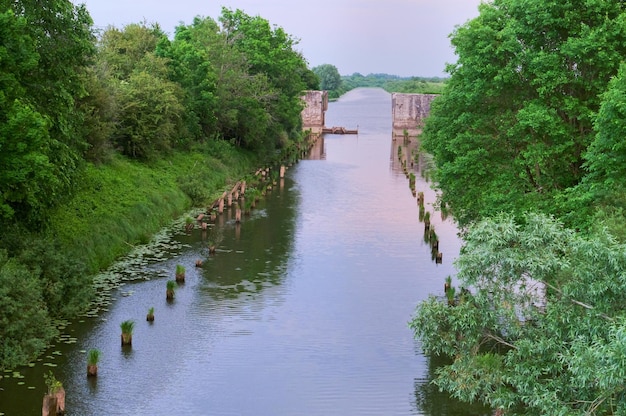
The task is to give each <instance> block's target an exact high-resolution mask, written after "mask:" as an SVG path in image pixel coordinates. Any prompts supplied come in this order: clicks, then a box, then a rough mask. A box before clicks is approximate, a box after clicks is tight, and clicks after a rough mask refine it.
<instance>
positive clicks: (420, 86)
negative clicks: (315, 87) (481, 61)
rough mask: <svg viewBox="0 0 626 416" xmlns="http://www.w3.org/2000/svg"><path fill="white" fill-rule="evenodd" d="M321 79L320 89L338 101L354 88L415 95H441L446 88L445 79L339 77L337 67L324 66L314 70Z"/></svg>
mask: <svg viewBox="0 0 626 416" xmlns="http://www.w3.org/2000/svg"><path fill="white" fill-rule="evenodd" d="M312 71H313V73H314V74H315V75H316V76H317V77H318V78H319V88H320V89H322V90H326V91H328V98H329V99H331V100H334V99H337V98H339V97H340V96H342V95H343V94H345V93H346V92H348V91H350V90H352V89H354V88H359V87H363V88H382V89H384V90H385V91H387V92H390V93H392V92H400V93H413V94H441V93H442V91H443V88H444V86H445V81H446V80H445V79H443V78H438V77H430V78H427V77H400V76H397V75H389V74H369V75H367V76H363V75H361V74H359V73H354V74H352V75H344V76H341V75H339V71H338V70H337V67H335V66H334V65H330V64H323V65H319V66H316V67H314V68H313V69H312Z"/></svg>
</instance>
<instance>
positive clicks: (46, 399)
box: [41, 394, 57, 416]
mask: <svg viewBox="0 0 626 416" xmlns="http://www.w3.org/2000/svg"><path fill="white" fill-rule="evenodd" d="M41 416H57V398H56V396H53V395H51V394H46V395H45V396H43V405H42V407H41Z"/></svg>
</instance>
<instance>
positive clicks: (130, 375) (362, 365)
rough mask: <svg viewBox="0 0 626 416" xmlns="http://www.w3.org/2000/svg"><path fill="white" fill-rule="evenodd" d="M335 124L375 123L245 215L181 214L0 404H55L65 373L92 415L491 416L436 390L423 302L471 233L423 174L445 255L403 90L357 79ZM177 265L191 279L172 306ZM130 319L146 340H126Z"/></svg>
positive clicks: (293, 173)
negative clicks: (91, 354) (419, 331)
mask: <svg viewBox="0 0 626 416" xmlns="http://www.w3.org/2000/svg"><path fill="white" fill-rule="evenodd" d="M326 124H327V125H329V126H332V125H337V126H345V127H346V128H355V127H356V126H358V129H359V134H358V135H326V136H325V137H324V138H322V139H321V140H320V141H318V143H317V145H316V146H315V148H314V149H313V151H312V153H311V155H310V156H309V157H308V158H306V159H304V160H301V161H300V162H298V163H297V164H295V165H294V166H292V167H290V168H289V169H288V170H287V174H286V177H285V179H283V180H281V181H280V182H279V183H277V185H276V187H275V188H274V189H273V190H272V191H271V192H270V193H268V194H267V196H266V197H265V198H263V199H262V200H261V201H260V202H259V204H258V205H257V207H256V208H255V209H254V210H253V211H252V212H251V214H250V215H249V216H244V217H243V218H242V221H241V223H239V224H237V223H235V221H234V214H233V212H232V211H233V210H227V211H226V213H225V214H224V215H222V216H220V217H218V219H217V223H216V225H215V226H214V227H213V228H212V229H210V230H208V231H206V232H203V231H202V230H200V229H199V228H196V229H194V230H193V231H192V232H191V233H185V232H183V223H182V222H181V221H179V222H178V223H176V224H174V225H173V226H172V228H171V229H169V230H164V232H163V233H162V234H161V235H159V236H157V238H156V239H155V241H153V242H152V243H151V245H150V246H149V248H148V249H141V248H140V249H138V251H137V252H135V253H134V254H133V255H132V256H130V257H129V258H128V259H125V260H124V261H123V262H121V263H120V264H118V265H117V266H116V267H114V268H113V269H112V271H110V272H108V274H107V275H105V276H104V277H102V276H101V277H100V279H102V281H103V282H105V283H103V287H105V288H107V287H108V288H109V289H108V291H107V292H106V293H109V296H103V297H102V301H101V303H100V304H99V305H98V312H97V313H92V314H90V315H88V316H86V317H83V318H82V319H80V320H77V321H75V322H69V323H67V324H66V327H65V329H64V331H63V333H64V335H63V336H62V337H60V338H59V339H58V340H57V341H58V342H57V343H56V344H55V345H53V346H52V347H51V348H50V349H49V350H48V351H47V352H46V354H44V356H43V357H41V358H40V359H39V360H38V361H37V362H35V363H33V364H32V365H31V366H30V367H27V368H23V369H17V370H16V371H15V372H13V371H11V372H6V373H5V374H3V378H2V380H0V389H1V390H0V414H4V415H11V416H13V415H20V416H21V415H31V414H32V415H38V414H41V403H42V397H43V394H44V391H45V387H44V383H43V375H44V374H45V373H47V372H48V371H52V372H53V373H54V375H55V376H56V377H57V378H58V379H59V380H61V381H62V382H63V385H64V387H65V390H66V394H67V398H66V409H67V414H68V415H77V416H90V415H105V414H106V415H172V414H176V415H224V416H226V415H256V416H259V415H261V416H262V415H268V416H270V415H271V416H280V415H308V416H314V415H324V416H326V415H344V416H345V415H386V416H389V415H398V416H404V415H433V416H445V415H448V416H454V415H487V414H489V412H488V411H486V410H484V409H480V408H472V407H469V406H467V405H462V404H460V403H458V402H456V401H454V400H451V399H450V398H448V397H447V396H445V395H443V394H440V393H438V392H437V389H436V388H435V387H434V386H432V385H431V384H429V381H430V379H431V377H432V375H433V372H434V371H435V367H436V363H435V362H434V361H432V360H430V359H429V358H427V357H424V356H423V355H422V353H421V349H420V345H419V342H418V341H416V340H414V339H413V337H412V333H411V331H410V329H409V328H408V326H407V322H408V321H409V320H410V319H411V315H412V314H413V312H414V310H415V307H416V305H417V304H418V303H419V302H420V301H421V300H423V299H425V298H426V297H427V296H428V295H429V294H436V295H440V296H443V283H444V279H445V277H446V276H447V275H453V274H454V267H453V265H452V260H453V259H454V257H455V256H456V255H458V252H459V249H460V246H461V241H460V240H459V239H458V237H457V230H456V229H455V227H454V223H453V222H452V220H451V219H446V220H444V219H442V216H441V215H440V214H439V213H438V212H437V211H436V210H435V209H434V208H433V206H432V204H433V203H434V201H435V194H434V193H433V191H431V190H430V189H429V187H428V184H427V183H426V182H425V181H424V179H423V178H422V177H421V175H420V174H419V171H418V170H417V167H415V168H414V169H415V172H416V175H417V186H416V187H417V190H418V191H422V192H424V193H425V200H426V209H427V210H429V211H431V212H432V222H433V224H434V226H435V227H436V230H437V234H438V237H439V241H440V251H441V252H442V253H443V261H442V263H441V264H437V263H436V262H435V261H433V258H432V256H431V250H430V246H429V244H428V242H426V241H425V240H424V225H423V223H421V222H420V221H419V218H418V206H417V203H416V198H415V197H414V196H413V195H412V193H411V190H410V189H409V184H408V180H407V177H406V175H405V174H404V172H403V171H402V167H401V165H400V163H399V161H398V158H397V155H398V151H397V146H398V145H399V144H401V140H400V141H396V142H394V141H392V138H391V96H390V95H389V94H388V93H386V92H385V91H383V90H381V89H357V90H353V91H351V92H349V93H348V94H346V95H345V96H343V97H342V98H341V99H340V100H338V101H337V102H332V103H330V105H329V110H328V112H327V114H326ZM213 238H217V239H218V240H219V245H218V250H217V252H216V253H215V254H209V253H208V250H207V245H208V244H207V241H208V240H209V239H213ZM197 260H202V261H203V264H202V267H195V262H196V261H197ZM177 264H181V265H183V266H185V268H186V278H185V283H184V284H182V285H180V286H178V287H177V290H176V294H175V298H174V301H172V302H167V301H166V299H165V288H166V281H167V280H172V279H173V278H174V271H175V268H176V265H177ZM107 285H108V286H107ZM150 307H154V309H155V321H154V322H153V323H149V322H146V320H145V316H146V313H147V311H148V308H150ZM128 319H132V320H134V321H135V329H134V333H133V345H132V347H130V348H126V347H125V348H122V347H121V346H120V323H121V322H122V321H124V320H128ZM91 348H97V349H99V350H100V351H101V360H100V362H99V373H98V374H99V375H98V377H97V378H96V379H88V378H87V377H86V351H88V350H89V349H91Z"/></svg>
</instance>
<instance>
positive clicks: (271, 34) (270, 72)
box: [219, 8, 316, 145]
mask: <svg viewBox="0 0 626 416" xmlns="http://www.w3.org/2000/svg"><path fill="white" fill-rule="evenodd" d="M219 20H220V22H221V23H222V26H223V30H224V31H225V32H226V35H227V40H228V42H231V43H232V44H233V45H234V46H235V47H236V48H237V49H238V50H239V51H240V52H242V53H243V54H244V55H245V57H246V60H247V62H248V64H249V73H250V74H252V75H257V74H264V75H265V76H266V77H267V80H268V81H269V84H270V86H271V88H272V89H273V90H274V91H276V92H277V94H276V96H275V97H274V98H273V99H272V100H271V101H270V102H269V103H268V104H269V105H271V110H270V114H271V116H272V119H273V120H277V123H275V124H273V125H271V126H270V129H269V130H268V133H269V134H270V137H275V138H280V137H281V136H282V133H287V134H289V135H290V136H291V137H292V138H295V137H296V136H299V135H300V134H301V133H300V130H301V129H300V127H301V125H302V120H301V118H300V113H301V111H302V108H303V103H302V100H301V98H300V97H301V95H302V92H303V91H304V90H306V89H310V88H311V87H314V86H316V85H313V84H316V83H315V79H316V77H315V76H314V74H312V71H311V70H310V69H309V68H308V67H307V64H306V61H305V60H304V58H303V57H302V55H301V53H300V52H298V51H296V50H295V49H294V47H295V46H296V45H297V43H298V41H297V40H296V39H294V38H293V37H291V36H290V35H288V34H287V33H286V32H285V31H284V30H283V29H282V28H280V27H274V28H272V27H270V24H269V22H268V21H267V20H265V19H263V18H261V17H260V16H255V17H251V16H248V15H246V14H245V13H244V12H242V11H241V10H236V11H234V12H233V11H232V10H229V9H227V8H222V15H221V16H220V19H219ZM275 144H276V145H280V144H281V142H280V141H277V142H276V143H275Z"/></svg>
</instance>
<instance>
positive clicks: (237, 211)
mask: <svg viewBox="0 0 626 416" xmlns="http://www.w3.org/2000/svg"><path fill="white" fill-rule="evenodd" d="M235 222H236V223H240V222H241V208H239V206H237V208H236V209H235Z"/></svg>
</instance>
